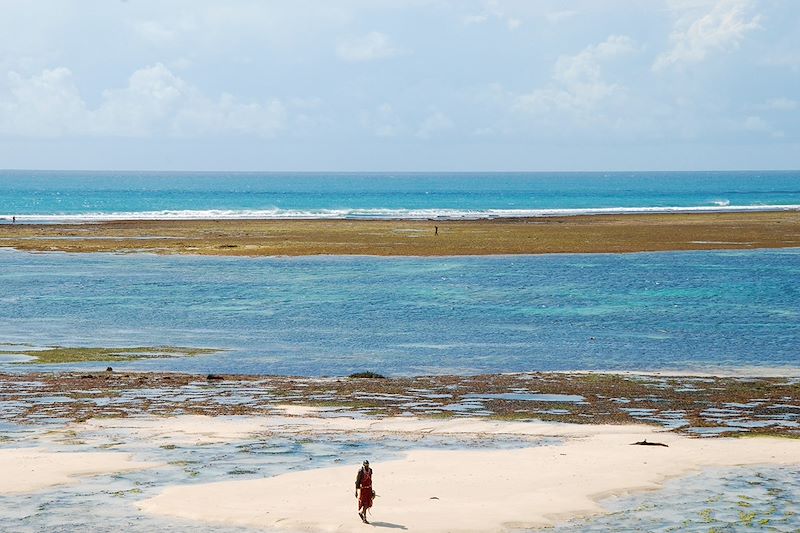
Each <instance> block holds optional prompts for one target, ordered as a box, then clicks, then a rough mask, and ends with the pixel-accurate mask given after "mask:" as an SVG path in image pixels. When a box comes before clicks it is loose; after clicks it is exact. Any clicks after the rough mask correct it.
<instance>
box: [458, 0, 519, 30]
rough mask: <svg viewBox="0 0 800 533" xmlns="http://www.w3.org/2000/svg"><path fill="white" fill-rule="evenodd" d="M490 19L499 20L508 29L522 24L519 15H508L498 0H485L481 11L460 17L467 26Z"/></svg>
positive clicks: (514, 28) (513, 28)
mask: <svg viewBox="0 0 800 533" xmlns="http://www.w3.org/2000/svg"><path fill="white" fill-rule="evenodd" d="M490 19H494V20H497V21H500V22H501V23H502V24H505V26H506V27H507V28H508V29H509V30H512V31H513V30H516V29H517V28H519V27H520V26H521V25H522V20H521V19H520V18H519V17H516V16H513V15H510V14H509V13H508V12H507V11H506V7H505V6H503V5H502V3H501V2H499V1H498V0H487V1H486V2H485V3H484V6H483V11H482V12H480V13H477V14H474V15H466V16H464V17H462V18H461V21H462V22H463V23H464V24H465V25H467V26H469V25H473V24H483V23H485V22H487V21H489V20H490Z"/></svg>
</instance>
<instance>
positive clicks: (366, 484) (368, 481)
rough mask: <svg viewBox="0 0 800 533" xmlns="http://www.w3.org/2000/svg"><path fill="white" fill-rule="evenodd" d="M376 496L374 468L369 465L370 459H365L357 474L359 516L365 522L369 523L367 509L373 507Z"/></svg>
mask: <svg viewBox="0 0 800 533" xmlns="http://www.w3.org/2000/svg"><path fill="white" fill-rule="evenodd" d="M374 497H375V491H374V490H372V469H371V468H370V467H369V461H364V465H363V466H362V467H361V469H360V470H359V471H358V475H357V476H356V498H357V499H358V516H359V518H361V521H362V522H364V523H365V524H369V522H368V521H367V509H369V508H370V507H372V499H373V498H374Z"/></svg>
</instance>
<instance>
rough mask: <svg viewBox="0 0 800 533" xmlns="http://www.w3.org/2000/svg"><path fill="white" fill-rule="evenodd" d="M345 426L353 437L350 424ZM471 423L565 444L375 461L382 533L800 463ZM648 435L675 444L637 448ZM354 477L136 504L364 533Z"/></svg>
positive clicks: (478, 520) (755, 450) (528, 512)
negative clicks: (716, 471) (674, 480)
mask: <svg viewBox="0 0 800 533" xmlns="http://www.w3.org/2000/svg"><path fill="white" fill-rule="evenodd" d="M328 422H329V425H335V423H336V422H335V421H328ZM341 422H342V423H343V425H342V427H343V429H344V428H349V427H350V426H351V425H352V424H351V423H350V421H348V420H341ZM195 423H197V424H199V425H198V430H197V431H209V430H210V428H212V427H213V426H214V423H213V421H206V420H202V419H198V420H196V421H195ZM264 423H266V424H267V425H268V424H269V421H268V419H266V420H262V425H263V424H264ZM469 423H470V425H469V431H472V432H475V433H476V434H485V433H487V432H490V431H498V427H496V426H498V425H499V426H500V428H499V431H503V432H505V433H506V434H509V433H514V432H519V433H520V434H523V435H531V436H533V435H544V436H557V437H561V438H563V439H564V440H563V442H561V443H557V444H553V443H551V444H547V445H541V446H535V447H528V448H521V449H514V450H412V451H410V452H408V453H407V454H406V455H405V457H403V458H401V459H398V460H392V461H386V462H377V463H376V462H373V464H372V468H373V471H374V488H375V490H376V492H377V494H378V497H377V498H376V500H375V505H374V509H373V511H372V513H371V515H370V520H371V521H372V525H373V527H379V528H380V527H383V528H390V529H402V530H407V531H417V532H439V531H459V532H465V533H466V532H495V531H497V532H500V531H514V530H519V529H528V528H538V527H548V526H552V525H553V524H555V523H558V522H561V521H565V520H567V519H570V518H574V517H579V516H588V515H593V514H599V513H602V512H603V511H604V510H603V507H602V506H601V505H599V504H598V503H597V500H598V499H600V498H603V497H608V496H610V495H615V494H625V493H629V492H631V491H642V490H654V489H658V488H659V487H660V486H661V484H662V483H663V482H664V481H665V480H666V479H668V478H671V477H675V476H680V475H685V474H687V473H689V472H693V471H697V470H698V469H701V468H704V467H722V466H747V465H792V464H797V463H798V462H800V459H799V458H800V441H798V440H794V439H780V438H759V439H691V438H687V437H682V436H679V435H676V434H667V433H659V432H656V431H655V430H654V429H653V428H651V427H646V426H608V425H607V426H593V425H584V426H578V427H575V426H573V425H570V424H564V425H560V424H535V423H528V424H526V423H509V422H504V423H499V424H496V423H495V424H493V423H490V422H485V421H478V420H472V421H469ZM447 424H452V423H450V422H445V421H427V422H425V423H423V426H422V427H420V422H419V421H418V420H415V419H408V418H406V419H388V420H383V421H381V422H378V423H375V424H374V425H370V426H369V427H366V428H364V435H365V438H367V439H368V438H370V437H369V435H377V434H379V433H380V432H381V431H385V430H386V429H387V427H388V428H390V430H391V431H395V432H402V431H407V432H415V433H417V432H420V431H425V432H433V431H437V430H440V431H441V430H445V429H446V426H447ZM384 426H386V427H384ZM439 426H442V427H441V428H440V427H439ZM345 430H347V429H345ZM643 438H647V439H648V440H649V441H651V442H652V441H658V442H661V443H664V444H667V446H665V447H662V446H632V445H631V444H632V443H634V442H637V441H640V440H641V439H643ZM355 470H357V465H356V466H353V465H348V466H337V467H328V468H318V469H312V470H307V471H302V472H291V473H286V474H282V475H278V476H275V477H270V478H265V479H252V480H241V481H239V480H235V481H222V482H217V483H205V484H196V485H191V486H190V485H173V486H170V487H167V488H165V489H164V490H163V491H162V492H161V493H160V494H158V495H157V496H155V497H152V498H148V499H145V500H143V501H140V502H139V503H138V507H139V508H140V509H142V510H143V511H144V512H146V513H148V514H154V515H160V516H165V517H173V518H183V519H188V520H196V521H198V522H200V523H206V524H220V525H225V526H232V525H237V526H250V527H258V528H270V529H286V530H290V531H341V532H346V531H363V529H364V527H365V526H364V525H363V524H361V523H360V521H359V520H358V518H357V517H356V512H355V511H356V509H355V508H356V500H355V498H354V494H353V478H354V475H355Z"/></svg>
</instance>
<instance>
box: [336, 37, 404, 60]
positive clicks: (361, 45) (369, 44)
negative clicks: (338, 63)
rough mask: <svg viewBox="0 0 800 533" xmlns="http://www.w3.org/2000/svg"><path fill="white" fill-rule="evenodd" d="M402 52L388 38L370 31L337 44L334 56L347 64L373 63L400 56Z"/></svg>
mask: <svg viewBox="0 0 800 533" xmlns="http://www.w3.org/2000/svg"><path fill="white" fill-rule="evenodd" d="M402 52H403V51H402V50H401V49H399V48H397V47H396V46H394V45H393V44H392V42H391V40H390V39H389V36H388V35H386V34H384V33H380V32H377V31H371V32H369V33H368V34H366V35H362V36H359V37H350V38H349V39H345V40H342V41H340V42H339V44H338V45H337V46H336V55H337V56H339V59H341V60H343V61H348V62H360V61H373V60H376V59H385V58H387V57H392V56H396V55H399V54H401V53H402Z"/></svg>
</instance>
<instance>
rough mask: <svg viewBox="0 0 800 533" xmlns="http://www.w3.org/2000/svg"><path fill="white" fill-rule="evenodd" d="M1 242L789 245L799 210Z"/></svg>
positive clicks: (250, 226)
mask: <svg viewBox="0 0 800 533" xmlns="http://www.w3.org/2000/svg"><path fill="white" fill-rule="evenodd" d="M436 227H438V234H436ZM3 246H5V247H12V248H16V249H19V250H28V251H63V252H153V253H164V254H197V255H234V256H271V255H288V256H299V255H318V254H337V255H381V256H391V255H400V256H437V255H493V254H543V253H598V252H608V253H623V252H642V251H665V250H711V249H736V250H738V249H753V248H785V247H798V246H800V212H796V211H787V212H752V213H697V214H650V215H634V214H629V215H592V216H573V217H547V218H526V219H495V220H477V221H413V220H366V221H354V220H219V221H214V220H202V221H180V220H153V221H123V222H106V223H98V224H0V247H3Z"/></svg>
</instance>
